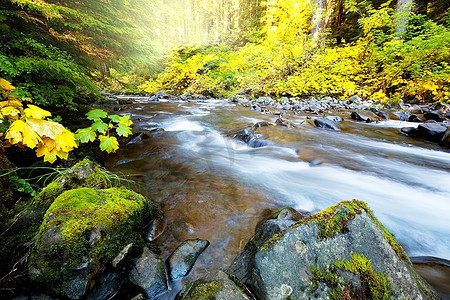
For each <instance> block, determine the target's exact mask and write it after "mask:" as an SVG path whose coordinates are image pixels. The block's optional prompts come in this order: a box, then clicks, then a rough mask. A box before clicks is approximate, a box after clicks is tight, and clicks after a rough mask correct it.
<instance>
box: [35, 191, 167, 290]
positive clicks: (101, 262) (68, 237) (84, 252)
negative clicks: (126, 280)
mask: <svg viewBox="0 0 450 300" xmlns="http://www.w3.org/2000/svg"><path fill="white" fill-rule="evenodd" d="M161 215H162V212H161V211H160V210H159V209H158V208H157V207H156V206H155V205H154V204H153V203H152V202H151V201H149V200H147V199H146V198H144V197H143V196H142V195H139V194H137V193H135V192H132V191H129V190H127V189H124V188H111V189H103V190H95V189H92V188H80V189H74V190H69V191H66V192H64V193H62V194H61V195H60V196H58V197H57V198H56V200H55V201H54V202H53V204H52V205H51V206H50V208H49V209H48V210H47V212H46V214H45V216H44V221H43V223H42V225H41V227H40V230H39V233H38V234H37V237H36V242H35V244H34V247H33V250H32V254H31V256H30V261H29V270H30V272H29V273H30V277H31V279H32V280H34V281H36V282H39V283H42V284H44V285H46V286H47V287H49V288H51V289H53V290H54V291H55V292H56V293H58V294H60V295H63V296H66V297H68V298H71V299H79V298H81V297H83V296H84V294H85V293H86V292H87V291H88V290H89V289H90V288H91V287H92V285H93V281H94V280H95V279H96V277H98V276H99V275H100V274H101V273H102V272H103V270H104V269H106V267H107V264H109V263H111V264H112V263H113V261H114V260H115V258H117V256H118V254H119V253H121V251H122V250H123V249H124V248H126V246H127V245H129V244H133V245H143V244H144V241H143V239H142V236H141V233H140V232H139V231H137V230H136V228H143V227H144V226H145V224H147V223H148V222H149V221H150V220H151V219H153V218H157V217H160V216H161Z"/></svg>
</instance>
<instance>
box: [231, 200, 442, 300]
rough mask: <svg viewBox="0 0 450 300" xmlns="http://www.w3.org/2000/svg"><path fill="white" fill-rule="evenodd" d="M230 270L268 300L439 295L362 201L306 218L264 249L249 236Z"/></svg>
mask: <svg viewBox="0 0 450 300" xmlns="http://www.w3.org/2000/svg"><path fill="white" fill-rule="evenodd" d="M259 245H261V243H259ZM243 269H244V271H243ZM229 272H230V273H231V274H232V275H234V276H236V277H237V278H238V279H239V280H241V281H242V282H243V283H245V284H246V285H247V286H248V287H249V288H250V290H251V291H252V292H253V293H254V294H255V295H256V296H257V298H258V299H263V300H264V299H286V298H288V297H290V298H291V299H309V298H318V299H438V297H437V296H436V294H435V292H434V291H433V290H432V288H431V287H429V286H428V285H427V284H426V283H425V282H424V281H423V279H421V278H420V277H419V276H417V274H416V273H415V271H414V269H413V267H412V264H411V262H410V261H409V259H408V257H407V256H406V254H405V252H404V251H403V249H402V247H401V246H400V244H399V243H398V242H397V241H396V240H395V239H394V237H393V236H392V234H390V233H389V232H388V231H387V230H386V228H384V226H383V225H382V224H381V223H380V222H379V221H378V220H377V219H376V218H375V216H374V214H373V213H372V211H371V210H370V209H369V208H368V207H367V205H366V204H365V203H364V202H361V201H357V200H353V201H343V202H341V203H339V204H337V205H335V206H332V207H330V208H328V209H325V210H323V211H321V212H318V213H316V214H314V215H311V216H308V217H305V218H302V219H300V220H299V221H298V222H297V223H296V224H294V225H292V226H290V227H288V228H286V229H283V230H281V231H279V232H278V233H275V234H274V235H273V236H272V237H271V238H270V239H266V241H265V242H264V243H263V244H262V245H261V246H260V247H259V248H255V243H254V242H252V240H250V242H249V243H248V245H247V246H246V247H245V249H244V251H243V252H242V253H241V254H240V255H239V256H238V257H237V258H236V259H235V260H234V262H233V263H232V265H231V266H230V268H229Z"/></svg>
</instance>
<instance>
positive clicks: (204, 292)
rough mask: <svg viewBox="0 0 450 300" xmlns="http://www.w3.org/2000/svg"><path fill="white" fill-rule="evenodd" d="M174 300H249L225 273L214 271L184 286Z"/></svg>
mask: <svg viewBox="0 0 450 300" xmlns="http://www.w3.org/2000/svg"><path fill="white" fill-rule="evenodd" d="M175 299H176V300H190V299H215V300H247V299H250V298H249V297H248V296H247V295H246V294H245V293H244V292H243V291H242V290H241V287H238V286H237V285H236V284H235V283H234V282H233V281H232V280H231V279H230V278H229V277H228V275H227V274H226V273H225V272H223V271H215V272H212V273H209V274H208V275H206V276H205V277H203V278H201V279H199V280H197V281H195V282H193V283H190V284H188V285H186V286H184V287H183V289H182V290H181V292H180V293H179V294H178V295H177V297H176V298H175Z"/></svg>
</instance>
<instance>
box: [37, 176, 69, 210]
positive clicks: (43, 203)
mask: <svg viewBox="0 0 450 300" xmlns="http://www.w3.org/2000/svg"><path fill="white" fill-rule="evenodd" d="M63 190H64V187H63V186H61V184H59V183H58V182H56V181H53V182H51V183H50V184H49V185H47V186H46V187H45V188H44V189H43V190H42V191H41V192H39V194H37V196H36V197H35V198H34V201H35V203H36V204H37V205H38V206H40V207H47V208H48V207H50V205H51V204H52V203H53V201H54V200H55V199H56V197H58V196H59V194H61V192H62V191H63Z"/></svg>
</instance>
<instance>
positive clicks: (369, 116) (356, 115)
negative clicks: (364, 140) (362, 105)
mask: <svg viewBox="0 0 450 300" xmlns="http://www.w3.org/2000/svg"><path fill="white" fill-rule="evenodd" d="M350 117H351V118H352V119H353V120H355V121H359V122H366V123H372V122H376V121H378V119H379V117H378V116H377V115H376V114H374V113H373V112H370V111H364V110H360V111H353V112H352V113H351V115H350Z"/></svg>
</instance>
